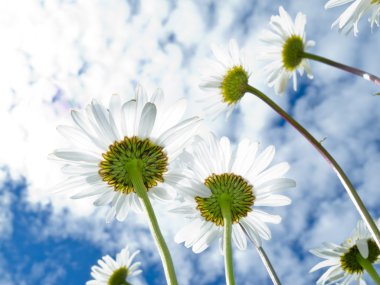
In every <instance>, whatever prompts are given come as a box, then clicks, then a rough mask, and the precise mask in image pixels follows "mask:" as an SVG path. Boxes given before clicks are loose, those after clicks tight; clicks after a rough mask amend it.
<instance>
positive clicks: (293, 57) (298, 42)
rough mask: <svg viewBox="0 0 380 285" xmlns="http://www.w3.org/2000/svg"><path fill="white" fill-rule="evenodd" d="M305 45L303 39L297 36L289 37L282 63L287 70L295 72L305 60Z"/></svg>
mask: <svg viewBox="0 0 380 285" xmlns="http://www.w3.org/2000/svg"><path fill="white" fill-rule="evenodd" d="M303 51H304V45H303V41H302V38H301V37H300V36H297V35H292V36H291V37H289V38H288V39H287V40H286V42H285V44H284V46H283V48H282V63H283V64H284V67H285V69H287V70H289V71H293V70H295V69H296V68H297V67H298V65H299V64H300V63H301V61H302V59H303V56H302V54H303Z"/></svg>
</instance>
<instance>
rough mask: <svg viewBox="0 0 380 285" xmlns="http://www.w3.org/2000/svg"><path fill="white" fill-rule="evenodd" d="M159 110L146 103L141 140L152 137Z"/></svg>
mask: <svg viewBox="0 0 380 285" xmlns="http://www.w3.org/2000/svg"><path fill="white" fill-rule="evenodd" d="M156 114H157V109H156V106H155V105H154V104H152V103H146V104H145V106H144V108H143V110H142V113H141V118H140V123H139V129H138V136H139V137H141V138H146V137H149V136H150V133H151V132H152V129H153V126H154V122H155V120H156Z"/></svg>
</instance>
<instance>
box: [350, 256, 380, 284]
mask: <svg viewBox="0 0 380 285" xmlns="http://www.w3.org/2000/svg"><path fill="white" fill-rule="evenodd" d="M356 260H357V261H358V262H359V264H360V265H361V266H362V267H363V268H364V270H365V271H367V273H368V275H369V276H371V278H372V280H373V281H375V284H376V285H380V276H379V274H377V272H376V270H375V268H374V267H373V265H372V263H371V262H370V261H369V260H368V259H366V258H364V257H362V256H361V254H360V253H359V254H358V255H356Z"/></svg>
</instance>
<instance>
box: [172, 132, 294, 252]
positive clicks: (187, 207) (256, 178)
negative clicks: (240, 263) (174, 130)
mask: <svg viewBox="0 0 380 285" xmlns="http://www.w3.org/2000/svg"><path fill="white" fill-rule="evenodd" d="M258 146H259V144H258V143H251V142H250V141H248V140H243V141H242V142H241V143H240V144H239V145H238V146H237V149H236V151H231V146H230V141H229V140H228V138H226V137H223V138H222V139H220V141H219V140H218V139H217V138H216V137H214V136H211V137H210V138H209V139H208V140H207V141H205V140H199V142H197V143H196V144H195V145H194V146H193V149H192V152H191V153H192V154H193V162H192V163H190V164H189V169H188V170H186V171H184V174H185V175H186V177H187V178H186V179H184V180H181V181H178V182H177V184H178V185H177V189H178V192H180V193H181V194H182V201H181V202H178V203H180V204H177V205H176V206H175V207H173V209H172V210H171V211H172V212H175V213H178V214H183V215H185V217H187V218H188V219H190V221H189V223H187V225H186V226H185V227H183V228H182V229H181V230H180V231H179V232H178V233H177V235H176V236H175V241H176V242H177V243H182V242H184V243H185V246H186V247H192V250H193V251H194V252H195V253H199V252H202V251H203V250H205V249H206V248H207V247H208V246H209V244H210V243H211V242H212V241H213V240H215V239H217V238H220V241H221V244H222V238H223V237H222V234H223V226H224V221H223V215H222V210H221V207H220V201H221V199H223V200H228V201H229V203H230V209H231V215H232V240H233V241H234V243H235V244H236V245H237V247H238V248H239V249H245V248H246V245H247V239H246V236H248V238H249V239H251V240H252V241H253V242H254V243H255V245H257V246H260V245H261V238H263V239H265V240H268V239H270V238H271V232H270V230H269V228H268V226H267V225H266V223H274V224H278V223H280V221H281V217H280V216H278V215H271V214H268V213H266V212H264V211H261V210H259V209H258V207H260V206H284V205H288V204H290V202H291V200H290V199H289V198H288V197H286V196H283V195H279V194H276V193H277V192H279V191H281V190H283V189H284V188H288V187H294V186H295V182H294V180H292V179H288V178H283V177H282V176H283V175H284V174H285V173H286V172H287V171H288V169H289V165H288V164H287V163H286V162H283V163H279V164H276V165H274V166H272V167H270V168H267V167H268V165H269V164H270V163H271V161H272V159H273V156H274V153H275V149H274V147H273V146H269V147H267V148H266V149H265V150H264V151H263V152H262V153H261V154H258Z"/></svg>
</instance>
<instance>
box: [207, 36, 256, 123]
mask: <svg viewBox="0 0 380 285" xmlns="http://www.w3.org/2000/svg"><path fill="white" fill-rule="evenodd" d="M212 51H213V53H214V55H215V57H216V59H215V60H214V61H212V62H210V66H212V74H211V75H209V76H207V77H205V78H203V80H202V81H203V82H202V83H201V84H200V87H201V88H202V89H203V90H206V91H210V95H209V96H208V97H207V98H206V99H201V100H200V101H201V102H203V103H204V104H205V108H204V109H205V112H206V114H207V115H210V116H212V118H216V117H217V116H218V115H219V114H221V113H223V112H227V117H228V116H229V115H230V114H231V112H232V111H233V109H234V107H235V106H236V104H237V103H238V102H239V101H240V99H241V98H242V97H243V95H244V93H245V88H246V86H247V84H248V79H249V76H250V71H249V69H248V65H247V64H246V61H245V59H244V58H243V56H242V55H241V52H240V50H239V47H238V45H237V43H236V41H235V40H230V43H229V49H228V51H226V50H224V49H223V48H222V47H221V46H216V45H213V46H212Z"/></svg>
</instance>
